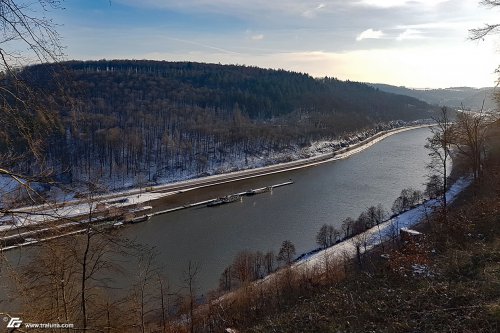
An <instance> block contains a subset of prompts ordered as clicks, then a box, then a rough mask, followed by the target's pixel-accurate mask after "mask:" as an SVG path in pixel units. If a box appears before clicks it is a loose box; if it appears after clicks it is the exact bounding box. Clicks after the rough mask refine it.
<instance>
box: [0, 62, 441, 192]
mask: <svg viewBox="0 0 500 333" xmlns="http://www.w3.org/2000/svg"><path fill="white" fill-rule="evenodd" d="M16 75H17V77H16V80H14V79H13V78H12V77H11V76H12V74H5V73H4V74H1V76H0V79H1V80H2V82H3V84H4V85H5V86H7V87H9V86H14V85H15V84H16V82H18V80H17V79H19V78H21V79H22V81H23V82H26V85H27V86H29V87H30V89H31V90H30V92H29V93H30V94H35V95H36V96H37V97H38V98H37V101H38V103H39V104H40V107H43V108H44V109H45V110H46V111H45V112H44V113H43V117H42V116H37V112H36V110H37V107H35V106H33V107H31V108H26V107H25V109H26V111H25V112H26V113H27V114H26V116H31V117H32V119H33V120H32V123H31V128H29V129H28V131H32V132H34V133H33V135H39V133H43V136H44V139H43V140H40V144H41V145H42V147H41V149H40V150H41V154H40V155H41V156H42V157H43V158H42V159H41V160H42V162H41V163H43V164H44V166H45V167H47V166H48V167H49V168H50V169H51V170H52V171H53V173H54V174H56V175H58V180H59V181H64V182H75V181H77V180H82V179H84V180H85V179H89V178H91V176H92V177H93V178H95V176H96V175H97V176H98V177H99V178H101V179H108V180H110V181H113V182H114V183H115V185H116V187H124V186H129V185H136V186H137V185H140V184H141V183H147V182H155V181H159V180H165V179H167V180H169V179H180V178H183V177H184V178H186V177H193V176H199V175H204V174H209V173H217V172H226V171H230V170H228V168H229V169H230V168H231V167H234V166H233V165H234V163H235V161H237V162H238V163H239V165H240V166H243V167H245V165H248V164H249V159H252V158H258V157H259V156H262V155H272V154H273V153H276V152H282V151H286V150H287V149H289V148H290V147H305V146H308V145H309V144H310V143H311V142H312V141H314V140H320V139H321V140H322V139H338V138H341V137H342V135H345V134H346V133H350V132H354V131H360V130H367V129H371V130H380V129H383V128H387V126H388V125H387V124H388V123H389V122H391V121H395V120H402V121H412V120H416V119H425V118H430V117H431V114H430V112H431V109H432V107H430V106H429V105H428V104H426V103H424V102H421V101H419V100H417V99H414V98H411V97H407V96H402V95H394V94H389V93H384V92H381V91H378V90H377V89H375V88H373V87H370V86H369V85H366V84H362V83H356V82H349V81H340V80H337V79H334V78H326V77H325V78H321V79H315V78H313V77H311V76H309V75H307V74H301V73H295V72H288V71H284V70H270V69H261V68H257V67H247V66H236V65H216V64H201V63H190V62H158V61H133V60H113V61H106V60H102V61H70V62H63V63H58V64H42V65H34V66H30V67H26V68H23V69H21V70H19V72H18V73H16ZM0 93H1V94H3V96H2V98H3V99H4V100H6V101H9V102H10V103H11V104H15V101H12V100H11V99H12V98H14V97H12V96H10V95H8V94H7V93H6V92H5V91H3V92H0ZM18 95H19V94H18ZM47 117H49V118H50V119H49V120H50V121H48V120H47ZM17 131H19V129H18V128H14V127H11V128H9V129H3V130H2V133H1V134H2V135H0V153H1V154H8V153H12V154H19V153H21V152H22V151H25V150H28V151H29V149H26V145H27V142H26V141H23V139H22V138H23V135H19V133H17ZM13 142H14V143H15V144H14V145H13V144H12V143H13ZM39 157H40V156H38V158H36V159H35V157H33V156H31V158H25V159H22V160H20V163H17V164H16V165H15V168H17V169H18V170H17V171H18V172H20V173H24V174H30V173H35V172H36V170H34V168H36V166H35V164H34V163H33V161H34V160H38V162H40V159H39Z"/></svg>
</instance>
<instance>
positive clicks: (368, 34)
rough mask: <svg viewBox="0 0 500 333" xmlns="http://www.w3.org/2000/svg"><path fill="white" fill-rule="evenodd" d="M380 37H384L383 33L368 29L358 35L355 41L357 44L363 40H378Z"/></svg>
mask: <svg viewBox="0 0 500 333" xmlns="http://www.w3.org/2000/svg"><path fill="white" fill-rule="evenodd" d="M382 37H384V33H383V32H382V31H381V30H373V29H372V28H370V29H367V30H365V31H363V32H362V33H360V34H359V35H358V37H356V40H357V41H358V42H359V41H360V40H363V39H380V38H382Z"/></svg>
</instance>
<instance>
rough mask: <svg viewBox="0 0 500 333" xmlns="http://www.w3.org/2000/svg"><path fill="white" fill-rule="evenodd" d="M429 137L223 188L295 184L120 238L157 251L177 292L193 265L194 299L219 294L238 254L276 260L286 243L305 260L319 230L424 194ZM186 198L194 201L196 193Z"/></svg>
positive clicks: (133, 229) (412, 135) (410, 135)
mask: <svg viewBox="0 0 500 333" xmlns="http://www.w3.org/2000/svg"><path fill="white" fill-rule="evenodd" d="M429 135H430V130H429V129H428V128H421V129H415V130H410V131H406V132H403V133H399V134H396V135H393V136H390V137H388V138H386V139H385V140H383V141H381V142H380V143H378V144H376V145H374V146H372V147H370V148H368V149H366V150H364V151H362V152H361V153H358V154H355V155H353V156H351V157H349V158H347V159H344V160H339V161H335V162H330V163H325V164H321V165H318V166H315V167H311V168H305V169H300V170H296V171H291V172H286V173H282V174H276V175H271V176H265V177H260V178H256V179H251V180H245V181H241V182H237V183H232V184H226V185H223V187H221V188H218V189H217V191H219V192H221V191H222V193H225V194H230V193H235V192H239V191H245V190H247V189H250V188H258V187H264V186H268V185H273V184H278V183H282V182H285V181H288V180H289V179H292V180H293V181H294V184H293V185H291V186H285V187H280V188H276V189H275V190H274V191H273V192H272V193H264V194H260V195H256V196H252V197H243V200H242V201H241V202H236V203H231V204H228V205H223V206H219V207H211V208H207V207H198V208H193V209H188V210H182V211H178V212H174V213H170V214H165V215H159V216H155V217H153V218H151V220H150V221H148V222H147V223H141V224H137V225H131V226H128V227H127V228H124V229H123V231H121V232H122V233H123V235H124V237H128V238H132V239H136V240H137V241H138V242H140V243H143V244H148V245H150V246H154V247H155V248H156V250H157V252H158V253H159V258H158V263H159V264H160V265H162V267H163V269H164V271H165V274H166V275H167V277H168V278H169V280H170V282H171V284H172V285H179V284H180V281H181V280H182V278H183V272H184V271H186V269H187V266H188V262H189V261H192V262H195V263H197V264H198V265H199V266H200V272H199V275H198V277H197V280H198V287H199V292H201V293H204V292H206V291H207V290H209V289H214V288H216V287H217V285H218V279H219V276H220V273H221V272H222V271H223V270H224V268H225V267H226V266H228V265H229V264H230V263H231V262H232V259H233V258H234V256H235V255H236V254H237V253H238V251H240V250H244V249H248V250H252V251H256V250H259V251H262V252H267V251H269V250H274V251H275V252H277V251H278V249H279V246H280V244H281V242H282V241H283V240H286V239H288V240H291V241H292V242H293V243H294V244H295V247H296V249H297V254H299V253H302V252H306V251H308V250H311V249H313V248H315V247H316V245H315V236H316V233H317V231H318V230H319V228H320V227H321V225H323V224H324V223H329V224H332V225H335V226H337V227H340V224H341V222H342V220H344V219H345V218H346V217H349V216H351V217H353V218H356V217H357V216H358V215H359V214H360V213H361V212H362V211H363V210H364V209H365V208H366V207H368V206H371V205H376V204H378V203H381V204H382V205H384V207H386V209H390V207H391V205H392V203H393V201H394V199H395V198H396V197H397V196H399V193H400V192H401V190H402V189H403V188H406V187H413V188H416V189H421V190H422V189H423V188H424V185H423V184H424V182H425V180H426V168H425V166H426V164H427V162H428V161H429V156H428V152H427V151H426V149H425V148H424V144H425V139H426V138H427V137H428V136H429ZM214 193H215V192H214ZM205 195H206V193H205ZM191 196H192V198H191V200H192V201H196V200H197V199H198V198H197V194H196V193H194V192H193V193H192V194H191ZM212 197H213V196H212Z"/></svg>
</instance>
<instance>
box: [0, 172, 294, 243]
mask: <svg viewBox="0 0 500 333" xmlns="http://www.w3.org/2000/svg"><path fill="white" fill-rule="evenodd" d="M291 184H293V182H292V181H288V182H285V183H281V184H276V185H271V186H266V187H262V188H257V189H251V190H248V191H245V192H240V193H234V194H230V195H227V196H225V197H222V198H215V199H210V200H205V201H200V202H196V203H192V204H186V205H183V206H179V207H175V208H170V209H166V210H161V211H157V212H150V211H151V210H152V209H153V207H152V206H142V207H136V208H134V209H131V210H127V211H126V212H125V213H120V214H119V215H113V216H107V217H105V216H101V217H98V216H96V217H95V218H93V219H92V221H90V222H89V221H84V220H81V221H78V222H66V223H63V224H60V225H58V226H55V227H45V228H41V229H36V230H28V231H25V232H19V233H16V234H13V235H8V236H4V237H1V238H0V245H1V246H2V247H1V249H0V251H6V250H11V249H15V248H18V247H20V246H26V245H31V244H36V243H38V242H42V241H48V240H51V239H55V238H59V237H64V236H65V235H71V234H77V233H83V232H84V231H85V230H87V228H82V226H83V225H84V224H86V223H92V224H94V225H96V226H98V227H103V228H104V229H115V228H119V227H122V226H124V225H125V224H135V223H140V222H145V221H148V220H150V219H151V217H153V216H156V215H162V214H167V213H171V212H174V211H178V210H182V209H188V208H193V207H198V206H207V207H215V206H220V205H224V204H227V203H231V202H237V201H241V199H242V197H243V196H253V195H256V194H262V193H267V192H272V190H273V189H274V188H277V187H281V186H286V185H291ZM146 212H147V214H146ZM54 230H57V231H58V234H57V235H53V234H52V232H53V231H54Z"/></svg>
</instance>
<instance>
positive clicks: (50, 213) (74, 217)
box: [0, 125, 428, 232]
mask: <svg viewBox="0 0 500 333" xmlns="http://www.w3.org/2000/svg"><path fill="white" fill-rule="evenodd" d="M427 126H428V125H423V126H413V127H405V128H398V129H394V130H391V131H384V132H380V133H377V134H376V135H374V136H372V137H370V138H367V139H365V140H363V141H361V142H358V143H356V144H354V145H352V146H350V147H346V148H343V149H341V150H339V151H336V152H331V153H325V154H322V155H319V156H314V157H311V158H308V159H303V160H298V161H292V162H287V163H281V164H278V165H273V166H267V167H262V168H258V169H250V170H242V171H237V172H232V173H229V174H222V175H215V176H208V177H204V178H199V179H192V180H188V181H182V182H178V183H173V184H164V185H158V186H153V187H148V188H146V189H142V188H140V189H132V190H128V191H122V192H118V193H112V194H107V195H100V196H97V195H95V196H93V197H92V202H86V201H85V200H78V201H69V202H64V203H58V204H51V205H43V206H36V207H26V208H22V209H18V210H17V214H16V220H15V224H14V225H9V224H4V225H2V226H0V231H4V232H9V231H10V232H17V229H19V228H25V227H32V226H36V225H38V224H43V223H46V222H50V221H56V220H61V221H64V222H65V223H74V224H78V225H79V224H81V223H83V222H85V220H84V218H83V217H85V216H86V215H87V214H88V211H89V209H93V210H94V211H97V210H96V206H97V204H98V203H99V204H106V205H107V206H108V208H111V209H115V210H116V209H119V210H132V209H137V207H141V206H144V205H152V206H153V207H154V208H155V209H156V208H157V207H158V206H160V205H164V204H165V200H164V199H165V198H167V197H169V198H170V197H172V196H175V195H176V194H182V193H185V192H188V191H193V190H197V189H201V188H206V187H211V186H214V185H220V184H226V183H230V182H236V181H242V180H245V179H252V178H255V177H261V176H265V175H271V174H276V173H283V172H287V171H291V170H297V169H300V168H306V167H311V166H315V165H319V164H322V163H327V162H331V161H335V160H339V159H344V158H347V157H349V156H352V155H353V154H356V153H358V152H361V151H363V150H364V149H366V148H368V147H370V146H372V145H374V144H376V143H377V142H380V141H381V140H383V139H385V138H387V137H389V136H391V135H394V134H397V133H401V132H404V131H408V130H412V129H417V128H422V127H427ZM221 195H224V194H221ZM174 201H175V200H174ZM184 204H186V203H181V206H182V205H184ZM189 204H192V203H189ZM90 207H91V208H90ZM168 208H175V207H164V206H162V209H168ZM145 213H147V212H145ZM23 214H24V216H23ZM144 215H145V214H144ZM144 215H143V216H144ZM136 217H139V218H140V217H141V216H136ZM78 219H80V221H78ZM68 221H69V222H68Z"/></svg>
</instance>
